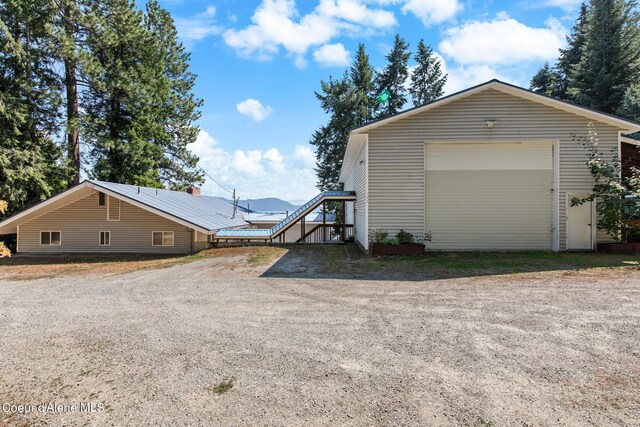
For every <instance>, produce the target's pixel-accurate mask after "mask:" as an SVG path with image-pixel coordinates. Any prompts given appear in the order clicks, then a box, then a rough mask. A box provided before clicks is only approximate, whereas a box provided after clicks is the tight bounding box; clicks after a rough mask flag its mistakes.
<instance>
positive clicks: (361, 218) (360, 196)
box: [344, 143, 369, 248]
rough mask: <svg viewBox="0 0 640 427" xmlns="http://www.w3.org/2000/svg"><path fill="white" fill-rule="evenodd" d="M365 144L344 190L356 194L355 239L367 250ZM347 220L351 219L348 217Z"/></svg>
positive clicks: (366, 163) (366, 165)
mask: <svg viewBox="0 0 640 427" xmlns="http://www.w3.org/2000/svg"><path fill="white" fill-rule="evenodd" d="M367 168H368V159H367V143H364V144H363V145H362V148H361V149H360V152H359V153H358V156H357V158H356V161H355V163H354V165H353V167H352V168H351V171H350V172H349V176H348V177H347V179H346V180H345V183H344V189H345V190H346V191H355V192H356V201H355V209H354V211H355V218H353V221H354V222H353V224H354V233H355V239H356V241H357V242H358V243H360V245H362V246H363V247H364V248H368V235H369V231H368V227H367V205H368V203H367V196H368V193H367ZM347 219H348V220H350V219H352V218H350V217H348V218H347Z"/></svg>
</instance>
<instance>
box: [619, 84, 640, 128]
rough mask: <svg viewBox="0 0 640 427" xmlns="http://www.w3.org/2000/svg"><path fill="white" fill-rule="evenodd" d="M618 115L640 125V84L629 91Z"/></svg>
mask: <svg viewBox="0 0 640 427" xmlns="http://www.w3.org/2000/svg"><path fill="white" fill-rule="evenodd" d="M618 115H620V116H621V117H624V118H627V119H629V120H634V121H636V122H638V123H640V83H639V84H636V85H633V86H631V87H629V88H628V89H627V91H626V92H625V94H624V99H623V101H622V107H621V108H620V109H619V110H618Z"/></svg>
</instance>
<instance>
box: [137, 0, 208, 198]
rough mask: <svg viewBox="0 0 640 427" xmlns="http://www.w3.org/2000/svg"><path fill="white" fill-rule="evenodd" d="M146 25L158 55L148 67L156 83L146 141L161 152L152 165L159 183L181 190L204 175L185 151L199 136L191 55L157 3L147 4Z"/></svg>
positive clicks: (193, 156)
mask: <svg viewBox="0 0 640 427" xmlns="http://www.w3.org/2000/svg"><path fill="white" fill-rule="evenodd" d="M146 26H147V29H148V30H149V31H150V32H151V34H152V36H153V38H154V43H155V48H156V52H155V53H156V55H157V60H154V61H153V63H152V64H151V65H156V68H155V73H154V79H155V80H156V82H155V90H153V97H154V98H155V101H154V105H155V108H154V110H153V111H152V114H153V116H154V119H153V122H152V123H151V125H152V127H151V128H150V135H149V140H150V141H151V142H153V143H154V144H155V145H157V146H159V147H161V148H162V151H163V155H161V156H160V157H159V158H157V159H156V162H157V164H156V166H155V167H156V168H157V169H158V173H159V178H160V181H161V182H162V183H163V184H164V185H165V186H168V187H170V188H173V189H178V190H181V189H185V188H186V187H188V186H190V185H193V184H201V183H202V182H203V173H202V172H201V171H200V170H199V169H197V164H198V157H197V156H195V155H194V154H193V153H191V152H190V151H189V149H188V148H187V146H188V144H191V143H193V142H195V140H196V138H197V137H198V132H199V129H198V127H197V126H195V125H194V122H195V121H196V120H198V118H200V111H199V108H200V107H201V106H202V100H200V99H197V98H196V97H195V96H194V95H193V92H192V91H193V87H194V86H195V81H196V76H195V75H194V74H193V73H191V72H189V57H190V55H189V53H188V52H186V51H185V49H184V46H183V45H182V43H180V42H179V41H178V33H177V31H176V28H175V25H174V22H173V18H172V17H171V15H170V14H169V12H167V11H166V10H165V9H163V8H162V7H160V5H159V4H158V2H157V1H156V0H151V1H149V3H148V4H147V13H146ZM160 82H161V84H160Z"/></svg>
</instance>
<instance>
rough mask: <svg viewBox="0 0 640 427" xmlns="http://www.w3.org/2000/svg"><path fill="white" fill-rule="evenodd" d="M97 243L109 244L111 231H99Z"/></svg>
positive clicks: (101, 244)
mask: <svg viewBox="0 0 640 427" xmlns="http://www.w3.org/2000/svg"><path fill="white" fill-rule="evenodd" d="M98 243H99V244H100V246H111V232H110V231H101V232H100V240H99V242H98Z"/></svg>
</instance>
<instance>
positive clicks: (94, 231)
mask: <svg viewBox="0 0 640 427" xmlns="http://www.w3.org/2000/svg"><path fill="white" fill-rule="evenodd" d="M106 209H107V207H106V206H98V193H97V192H96V193H94V194H92V195H90V196H87V197H85V198H83V199H81V200H78V201H76V202H74V203H71V204H69V205H66V206H64V207H62V208H60V209H57V210H54V211H51V212H49V213H46V214H44V215H42V216H40V217H38V218H35V219H33V220H31V221H28V222H26V223H24V224H21V225H20V236H19V242H20V243H19V244H20V252H25V253H29V252H32V253H51V252H60V253H63V252H112V253H116V252H122V253H125V252H129V253H186V252H190V251H191V249H192V240H193V234H192V231H191V230H190V229H189V228H187V227H185V226H183V225H180V224H176V223H175V222H172V221H170V220H168V219H165V218H162V217H160V216H158V215H155V214H153V213H151V212H148V211H146V210H144V209H140V208H138V207H136V206H133V205H130V204H128V203H126V202H122V203H121V205H120V221H107V213H106ZM46 230H53V231H57V230H60V231H61V232H62V245H60V246H41V245H40V231H46ZM99 231H111V246H99V244H98V238H99ZM153 231H173V232H174V246H171V247H164V246H152V245H151V233H152V232H153Z"/></svg>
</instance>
